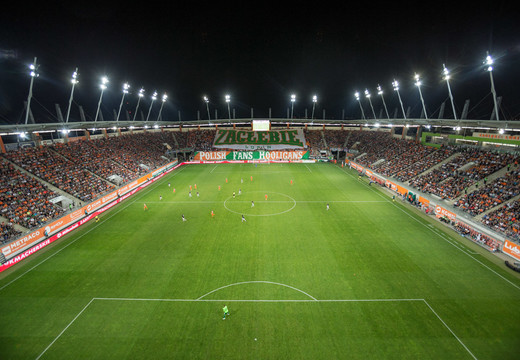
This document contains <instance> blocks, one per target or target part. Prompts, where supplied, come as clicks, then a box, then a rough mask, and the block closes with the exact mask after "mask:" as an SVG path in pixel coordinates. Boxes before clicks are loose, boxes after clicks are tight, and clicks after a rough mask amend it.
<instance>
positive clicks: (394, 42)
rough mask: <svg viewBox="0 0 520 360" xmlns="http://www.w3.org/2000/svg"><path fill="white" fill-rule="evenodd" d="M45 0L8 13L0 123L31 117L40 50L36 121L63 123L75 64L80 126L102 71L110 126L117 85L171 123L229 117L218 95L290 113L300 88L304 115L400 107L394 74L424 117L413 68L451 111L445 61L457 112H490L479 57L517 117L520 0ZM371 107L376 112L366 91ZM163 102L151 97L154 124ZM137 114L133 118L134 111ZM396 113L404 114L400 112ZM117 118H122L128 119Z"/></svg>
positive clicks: (426, 90) (433, 106) (484, 115)
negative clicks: (456, 3)
mask: <svg viewBox="0 0 520 360" xmlns="http://www.w3.org/2000/svg"><path fill="white" fill-rule="evenodd" d="M182 3H184V2H171V5H165V4H168V2H157V3H156V2H137V3H134V4H130V3H129V2H127V4H106V3H105V2H88V3H84V4H79V3H77V2H63V3H62V2H46V3H45V4H46V6H45V7H31V6H30V5H26V4H24V3H22V2H20V4H19V5H18V6H19V7H18V8H16V6H15V7H12V8H11V9H9V10H6V11H2V13H1V14H0V20H1V22H0V50H1V51H2V55H1V56H0V124H16V123H23V122H24V120H25V118H24V113H23V103H24V101H25V100H26V98H27V93H28V90H29V82H30V78H29V76H28V74H27V65H28V64H30V63H31V62H32V60H33V58H34V57H35V56H36V57H37V58H38V63H39V64H40V68H39V73H40V77H39V78H37V79H36V80H35V83H34V90H33V96H34V97H33V100H32V103H31V109H32V110H33V112H34V113H35V116H36V121H37V122H57V119H56V118H55V106H54V104H55V103H59V104H60V106H61V110H62V113H63V115H64V116H65V113H66V108H67V105H68V100H69V96H70V89H71V86H70V76H71V74H72V72H73V71H74V69H75V68H76V67H78V68H79V73H80V78H79V79H80V84H79V85H78V86H77V87H76V89H75V92H74V106H73V110H72V112H71V121H78V120H79V112H78V111H77V105H82V106H83V108H84V110H85V112H86V115H87V117H88V118H89V119H93V118H94V115H95V110H96V107H97V102H98V100H99V94H100V90H99V88H98V83H99V79H100V77H101V76H103V75H106V76H108V77H109V79H110V84H109V88H108V89H107V90H106V91H105V93H104V95H103V104H102V111H103V115H104V118H105V120H108V119H111V118H112V109H116V111H117V109H118V107H119V103H120V101H121V96H122V92H121V87H122V84H123V83H124V82H125V81H127V82H129V83H130V85H131V86H132V89H131V90H132V94H130V95H127V96H126V97H125V104H124V109H126V110H130V111H133V110H134V109H135V106H136V102H137V96H136V93H137V91H138V89H139V88H140V87H144V88H145V89H146V91H147V97H146V98H145V100H143V101H142V102H141V108H140V110H142V111H144V112H145V116H146V112H147V111H148V107H149V104H150V99H149V96H150V95H151V93H152V92H153V91H154V90H157V91H158V92H159V94H160V95H161V94H162V93H164V92H166V93H167V94H168V96H169V98H168V102H167V103H166V104H165V107H164V109H163V119H164V120H178V112H179V111H180V113H181V117H182V120H196V119H197V111H199V112H200V116H201V118H202V119H207V112H206V106H205V104H204V102H203V100H202V96H203V95H207V96H208V97H209V98H210V112H211V117H212V118H213V117H214V111H215V109H217V110H218V115H219V117H221V118H225V117H227V107H226V104H225V102H224V95H225V94H230V95H231V97H232V98H231V99H232V100H231V108H232V109H235V113H236V117H237V118H241V117H245V118H247V117H249V116H250V108H251V107H252V108H254V115H255V117H266V116H268V108H269V107H270V108H272V116H273V117H286V115H287V108H288V107H289V106H290V101H289V99H290V94H291V93H295V94H296V95H297V102H296V104H295V110H294V112H295V116H301V117H303V116H304V109H305V108H307V109H308V111H309V116H310V109H311V108H312V102H311V98H312V95H314V94H316V95H317V96H318V103H317V106H316V117H317V118H321V117H322V111H323V109H325V111H326V117H327V118H335V119H341V118H342V117H343V116H345V118H360V117H361V113H360V109H359V103H358V102H357V101H356V100H355V98H354V95H353V94H354V92H355V91H356V90H357V91H360V92H361V93H363V91H364V90H365V88H368V89H369V90H370V91H371V93H372V103H373V105H374V108H375V111H376V114H379V111H380V109H381V108H382V102H381V100H380V97H379V96H378V95H377V91H376V86H377V85H378V84H380V85H381V86H382V87H383V88H384V89H385V90H386V91H385V95H384V96H385V101H386V103H387V106H388V108H389V112H390V113H391V115H393V112H394V109H395V108H397V107H398V106H399V103H398V99H397V96H396V94H395V92H393V91H392V87H391V82H392V80H393V79H394V78H395V79H398V80H399V81H400V84H401V90H400V91H401V96H402V98H403V102H404V105H405V108H407V107H410V108H411V114H410V116H412V117H419V116H420V111H421V103H420V98H419V94H418V91H417V87H415V86H414V85H413V75H414V73H416V72H417V73H419V74H420V75H421V77H422V81H423V86H422V87H421V90H422V92H423V96H424V99H425V102H426V107H427V111H428V113H429V116H430V117H431V118H436V117H438V111H439V107H440V104H441V103H442V102H443V101H445V102H446V109H445V116H444V117H445V118H452V117H453V115H452V111H451V103H450V102H449V97H448V90H447V87H446V83H445V82H443V81H442V78H441V70H442V65H443V63H445V64H446V66H447V67H448V68H449V69H450V71H451V72H452V80H451V82H450V85H451V87H452V91H453V95H454V97H455V103H456V108H457V111H458V113H459V116H460V112H461V111H462V108H463V105H464V101H465V100H466V99H470V101H471V103H470V114H469V116H468V117H469V118H472V119H489V117H490V115H491V111H492V108H493V104H492V97H491V92H490V79H489V74H488V73H487V72H485V71H484V68H483V66H482V62H483V60H484V58H485V56H486V51H489V52H490V53H491V54H492V55H493V56H494V58H495V59H496V64H495V71H494V72H493V76H494V80H495V86H496V89H497V93H498V96H502V97H503V99H502V114H501V118H507V119H519V118H520V96H519V92H518V91H517V90H516V88H515V86H517V83H518V80H519V79H520V70H519V69H520V36H519V35H520V31H519V30H520V25H519V23H520V20H519V19H518V12H517V11H516V12H515V11H514V10H513V8H512V6H513V2H511V1H509V2H507V1H494V2H491V1H490V2H485V3H483V4H479V3H475V6H467V8H464V9H461V8H453V7H452V6H453V4H450V3H443V2H431V3H429V4H428V5H421V4H422V2H417V3H403V2H400V3H399V2H385V3H384V4H377V3H376V2H370V3H368V2H365V4H366V5H361V4H357V5H356V4H352V3H350V2H341V3H340V4H339V5H338V4H335V5H333V4H329V3H326V2H315V3H313V4H308V5H305V4H303V3H295V4H294V5H293V6H288V5H287V4H284V5H283V6H282V5H280V4H281V2H279V3H276V5H273V4H268V3H265V2H263V3H259V4H256V3H255V2H241V3H238V4H232V3H229V2H228V3H215V2H214V4H213V5H211V6H208V5H206V4H204V3H195V2H191V1H189V2H186V3H190V5H188V4H182ZM362 103H363V106H364V110H365V114H366V115H367V116H369V115H370V116H371V109H370V106H369V104H368V102H367V101H366V99H365V98H364V97H363V99H362ZM159 104H160V101H156V103H154V108H153V109H154V110H153V112H152V114H155V115H152V117H151V118H152V119H153V118H154V116H157V112H158V109H159V107H160V105H159ZM132 116H133V115H132ZM398 116H399V117H400V116H401V113H400V112H399V114H398ZM122 119H123V118H122Z"/></svg>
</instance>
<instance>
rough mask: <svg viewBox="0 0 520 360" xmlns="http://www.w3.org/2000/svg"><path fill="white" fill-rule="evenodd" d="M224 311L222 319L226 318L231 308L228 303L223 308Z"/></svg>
mask: <svg viewBox="0 0 520 360" xmlns="http://www.w3.org/2000/svg"><path fill="white" fill-rule="evenodd" d="M222 311H223V312H224V317H223V318H222V320H226V316H228V315H229V310H228V308H227V305H224V307H223V308H222Z"/></svg>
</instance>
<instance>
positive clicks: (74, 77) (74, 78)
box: [70, 71, 78, 84]
mask: <svg viewBox="0 0 520 360" xmlns="http://www.w3.org/2000/svg"><path fill="white" fill-rule="evenodd" d="M70 82H71V83H72V84H77V83H78V72H77V71H74V72H73V73H72V79H71V80H70Z"/></svg>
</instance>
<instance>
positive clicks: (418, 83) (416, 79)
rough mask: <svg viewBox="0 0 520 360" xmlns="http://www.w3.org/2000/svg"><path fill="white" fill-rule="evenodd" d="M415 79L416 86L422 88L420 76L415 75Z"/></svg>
mask: <svg viewBox="0 0 520 360" xmlns="http://www.w3.org/2000/svg"><path fill="white" fill-rule="evenodd" d="M414 79H415V86H417V87H419V86H421V79H420V77H419V74H415V76H414Z"/></svg>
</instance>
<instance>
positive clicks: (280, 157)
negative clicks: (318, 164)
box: [193, 150, 310, 161]
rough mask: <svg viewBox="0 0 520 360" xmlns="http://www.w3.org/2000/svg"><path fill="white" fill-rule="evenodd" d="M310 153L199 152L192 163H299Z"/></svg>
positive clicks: (300, 151)
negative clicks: (248, 161)
mask: <svg viewBox="0 0 520 360" xmlns="http://www.w3.org/2000/svg"><path fill="white" fill-rule="evenodd" d="M309 155H310V153H309V152H308V151H304V150H296V151H199V152H197V153H195V157H194V158H193V160H194V161H233V160H251V161H252V160H260V161H269V160H271V161H284V160H285V161H287V160H289V161H300V160H307V159H309Z"/></svg>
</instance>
